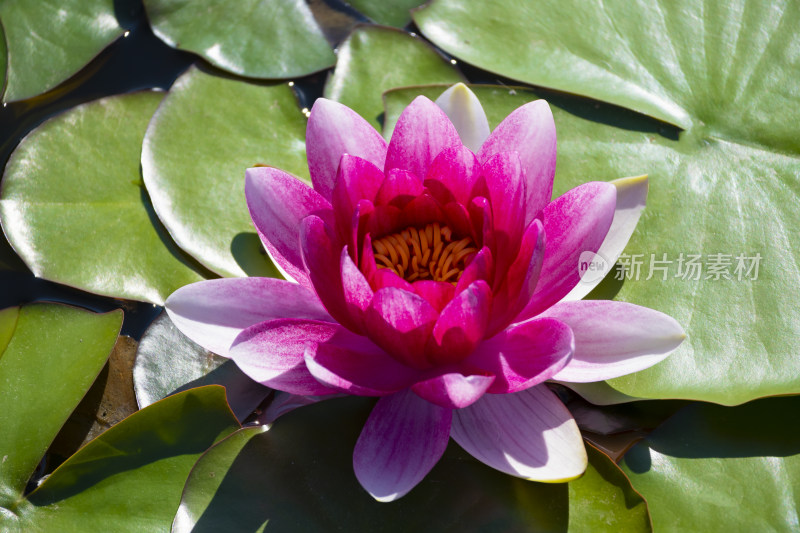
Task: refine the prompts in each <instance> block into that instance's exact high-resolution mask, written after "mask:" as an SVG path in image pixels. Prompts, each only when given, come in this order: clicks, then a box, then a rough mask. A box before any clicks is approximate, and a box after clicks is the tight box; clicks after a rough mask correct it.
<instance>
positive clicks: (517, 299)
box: [489, 220, 545, 335]
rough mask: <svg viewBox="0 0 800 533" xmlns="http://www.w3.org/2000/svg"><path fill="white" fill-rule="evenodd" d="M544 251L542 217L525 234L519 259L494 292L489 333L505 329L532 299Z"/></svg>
mask: <svg viewBox="0 0 800 533" xmlns="http://www.w3.org/2000/svg"><path fill="white" fill-rule="evenodd" d="M544 254H545V233H544V227H543V226H542V223H541V222H540V221H539V220H533V221H532V222H531V223H530V224H529V225H528V227H527V228H526V230H525V233H524V234H523V236H522V243H521V244H520V249H519V254H518V255H517V258H516V259H515V260H514V263H512V265H511V267H510V268H509V269H508V273H507V274H506V277H505V279H504V280H503V281H502V283H501V284H500V288H499V289H497V290H496V291H495V297H494V302H495V309H496V312H494V313H492V319H491V321H490V323H489V335H494V334H495V333H497V332H498V331H500V330H502V329H505V327H506V326H507V325H508V324H510V323H511V321H512V320H513V319H514V317H516V316H517V315H518V314H519V313H520V311H522V310H523V309H524V308H525V306H526V305H527V304H528V302H529V301H530V300H531V297H532V295H533V293H534V291H535V289H536V285H537V283H538V281H539V275H540V274H541V271H542V265H543V263H544Z"/></svg>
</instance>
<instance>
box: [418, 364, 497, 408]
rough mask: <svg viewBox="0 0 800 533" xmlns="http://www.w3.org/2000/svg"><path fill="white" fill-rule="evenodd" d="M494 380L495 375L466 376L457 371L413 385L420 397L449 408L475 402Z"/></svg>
mask: <svg viewBox="0 0 800 533" xmlns="http://www.w3.org/2000/svg"><path fill="white" fill-rule="evenodd" d="M493 381H494V376H464V375H462V374H459V373H457V372H454V373H451V374H444V375H441V376H437V377H435V378H431V379H427V380H425V381H420V382H418V383H416V384H414V386H413V387H411V390H413V391H414V392H415V393H416V394H417V395H418V396H419V397H420V398H424V399H425V400H428V401H429V402H431V403H435V404H436V405H439V406H441V407H446V408H447V409H461V408H462V407H466V406H468V405H472V404H473V403H475V402H476V401H477V400H478V399H479V398H480V397H481V396H483V393H485V392H486V389H488V388H489V386H490V385H491V384H492V382H493Z"/></svg>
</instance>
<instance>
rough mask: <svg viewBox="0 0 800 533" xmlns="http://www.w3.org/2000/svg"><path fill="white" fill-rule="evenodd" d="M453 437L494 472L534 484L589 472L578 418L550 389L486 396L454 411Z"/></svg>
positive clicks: (561, 479)
mask: <svg viewBox="0 0 800 533" xmlns="http://www.w3.org/2000/svg"><path fill="white" fill-rule="evenodd" d="M450 436H451V437H453V439H454V440H455V441H456V442H457V443H458V444H459V445H460V446H461V447H462V448H464V449H465V450H466V451H467V452H468V453H469V454H470V455H472V456H473V457H475V458H476V459H478V460H479V461H481V462H483V463H485V464H487V465H489V466H491V467H492V468H494V469H496V470H499V471H501V472H505V473H506V474H511V475H512V476H517V477H521V478H525V479H530V480H533V481H550V482H560V481H569V480H571V479H575V478H576V477H578V476H580V475H581V474H582V473H583V472H584V471H585V470H586V464H587V457H586V449H585V448H584V447H583V439H582V438H581V433H580V431H579V430H578V426H577V424H575V420H574V419H573V418H572V416H571V415H570V414H569V411H567V408H566V407H564V405H563V404H562V403H561V402H560V401H559V399H558V398H557V397H556V396H555V394H553V393H552V392H550V389H548V388H547V385H544V384H542V385H538V386H536V387H532V388H530V389H527V390H524V391H522V392H518V393H516V394H486V395H484V396H483V397H481V399H480V400H478V401H477V402H475V403H474V404H472V405H470V406H468V407H465V408H464V409H458V410H455V411H453V427H452V428H451V430H450Z"/></svg>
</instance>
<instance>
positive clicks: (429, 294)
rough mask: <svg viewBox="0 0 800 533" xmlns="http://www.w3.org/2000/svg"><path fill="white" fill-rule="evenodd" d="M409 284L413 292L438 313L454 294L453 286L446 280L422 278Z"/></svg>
mask: <svg viewBox="0 0 800 533" xmlns="http://www.w3.org/2000/svg"><path fill="white" fill-rule="evenodd" d="M411 286H412V287H413V290H414V292H416V293H417V294H419V295H420V296H422V297H423V298H425V299H426V300H428V303H429V304H431V305H432V306H433V308H434V309H436V311H437V312H439V313H440V312H441V311H442V309H444V308H445V306H446V305H447V304H448V303H450V300H452V299H453V296H455V294H456V289H455V287H453V285H452V284H451V283H448V282H446V281H433V280H429V279H424V280H421V281H415V282H414V283H412V284H411Z"/></svg>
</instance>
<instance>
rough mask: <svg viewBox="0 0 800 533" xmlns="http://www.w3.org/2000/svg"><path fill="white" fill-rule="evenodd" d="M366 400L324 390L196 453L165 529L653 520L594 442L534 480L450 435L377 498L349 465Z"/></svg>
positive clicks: (629, 526) (505, 527)
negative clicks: (562, 473)
mask: <svg viewBox="0 0 800 533" xmlns="http://www.w3.org/2000/svg"><path fill="white" fill-rule="evenodd" d="M371 405H372V401H370V400H368V399H364V398H355V397H350V398H342V399H333V400H327V401H324V402H320V403H317V404H315V405H311V406H306V407H302V408H300V409H297V410H295V411H292V412H291V413H289V414H287V415H284V416H282V417H281V418H280V419H278V420H277V421H276V422H275V423H274V425H273V427H272V428H271V429H269V431H266V432H265V429H266V428H264V427H258V428H247V429H244V430H241V431H239V432H236V433H234V434H233V435H231V436H230V437H228V438H227V439H225V440H224V441H222V442H220V443H219V444H217V445H216V446H215V447H213V448H211V449H210V450H209V451H208V452H207V453H206V454H205V455H204V456H203V457H202V458H201V459H200V460H199V461H198V462H197V465H196V466H195V468H194V470H193V471H192V474H191V475H190V477H189V480H188V481H187V484H186V488H185V490H184V495H183V500H182V501H181V506H180V509H179V511H178V514H177V516H176V518H175V522H174V527H173V531H175V532H184V531H195V532H198V531H220V530H236V531H261V530H263V528H264V526H265V524H267V525H268V527H267V530H268V531H272V530H274V531H278V532H280V531H330V530H334V529H337V528H344V529H347V530H350V531H387V532H388V531H404V532H405V531H530V530H532V529H535V530H537V531H539V530H541V531H567V530H574V531H586V530H588V529H591V530H592V531H615V532H616V531H650V523H649V517H648V513H647V506H646V504H645V503H644V501H643V500H642V499H641V497H639V495H638V494H637V493H636V492H635V491H633V490H632V489H631V487H630V484H629V483H628V481H627V479H626V478H625V476H624V475H623V474H622V472H621V471H620V470H619V469H618V468H617V466H616V465H614V463H613V462H611V461H610V460H609V459H608V458H606V457H605V456H604V455H602V454H601V453H599V452H597V451H594V450H591V449H590V452H589V461H590V466H589V470H588V471H587V473H586V475H585V476H584V477H582V478H581V479H579V480H577V481H573V482H570V483H569V484H542V483H535V482H529V481H524V480H521V479H518V478H514V477H511V476H507V475H505V474H501V473H499V472H496V471H495V470H492V469H491V468H489V467H487V466H485V465H483V464H482V463H479V462H477V461H476V460H474V459H472V458H471V457H470V456H469V455H467V454H466V453H465V452H463V451H462V450H461V449H460V448H458V446H456V445H455V444H454V443H451V445H450V447H449V448H448V451H447V452H446V453H445V455H444V457H443V458H442V459H441V460H440V461H439V464H438V465H437V466H436V467H434V469H433V470H432V471H431V473H430V474H428V476H427V477H426V479H425V480H423V481H422V483H421V484H420V485H419V486H418V487H416V488H414V489H413V490H412V491H411V492H410V493H409V494H408V495H407V496H404V497H403V498H402V499H400V500H399V501H397V502H393V503H391V504H386V503H379V502H376V501H375V500H373V499H372V497H371V496H369V495H368V494H367V493H366V491H364V490H363V489H362V488H361V487H360V486H359V485H358V482H357V481H356V478H355V475H354V474H353V469H352V454H353V447H354V445H355V442H356V439H357V438H358V434H359V432H360V429H361V426H362V424H363V422H364V420H365V419H366V417H367V415H368V413H369V409H370V406H371ZM331 435H335V436H336V438H331ZM323 443H324V444H323ZM589 526H590V527H589ZM587 528H588V529H587Z"/></svg>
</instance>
